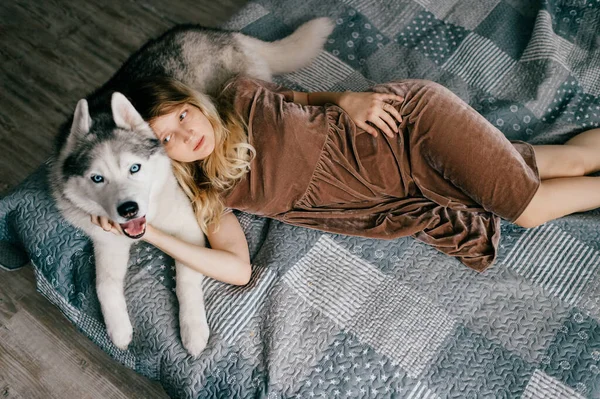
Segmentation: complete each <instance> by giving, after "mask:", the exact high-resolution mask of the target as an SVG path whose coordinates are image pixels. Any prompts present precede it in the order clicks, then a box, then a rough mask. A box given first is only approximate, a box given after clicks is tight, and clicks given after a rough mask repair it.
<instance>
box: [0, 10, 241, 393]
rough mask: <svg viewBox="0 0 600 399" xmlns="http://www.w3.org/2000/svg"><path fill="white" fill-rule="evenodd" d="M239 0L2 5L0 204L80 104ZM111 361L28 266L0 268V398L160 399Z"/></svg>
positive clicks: (219, 18)
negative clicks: (178, 34) (159, 42)
mask: <svg viewBox="0 0 600 399" xmlns="http://www.w3.org/2000/svg"><path fill="white" fill-rule="evenodd" d="M245 3H246V0H225V1H223V0H220V1H214V0H178V1H163V0H105V1H100V0H98V1H72V0H44V1H40V0H5V1H0V93H1V94H0V154H1V155H0V197H1V196H2V195H4V194H6V193H7V192H8V191H9V190H10V189H11V188H13V187H15V186H16V185H18V184H19V183H20V182H21V181H22V180H24V179H25V178H26V177H27V176H28V175H29V174H31V173H32V172H33V171H34V170H35V169H36V168H37V167H38V166H39V165H40V164H41V163H43V162H44V161H45V160H46V159H47V158H48V157H49V156H50V154H51V151H52V148H53V139H54V136H55V134H56V132H57V131H58V128H59V126H60V125H61V124H62V123H63V122H64V121H65V120H66V119H67V118H68V116H69V115H70V114H71V113H72V112H73V110H74V107H75V104H76V103H77V101H78V100H79V99H80V98H82V97H84V96H85V95H87V94H88V93H90V92H91V91H93V90H94V89H95V88H96V87H98V86H99V85H101V84H102V83H104V82H105V81H106V80H108V79H109V78H110V76H111V75H112V74H113V73H114V72H115V71H116V70H117V69H118V67H119V66H120V65H121V64H122V63H123V61H125V59H126V58H127V57H128V56H129V55H130V54H131V53H132V52H133V51H135V50H136V49H137V48H139V47H140V46H141V45H142V44H143V43H144V42H145V41H146V40H148V39H149V38H152V37H155V36H157V35H159V34H161V33H162V32H164V31H165V30H166V29H168V28H170V27H172V26H173V25H175V24H178V23H199V24H202V25H205V26H217V25H219V24H221V23H223V22H225V21H226V20H227V18H228V17H229V16H231V15H232V14H233V13H234V12H236V11H237V10H239V9H240V8H241V7H242V6H243V5H244V4H245ZM165 397H167V395H166V394H165V392H164V391H163V390H162V388H161V387H160V385H159V384H158V383H157V382H152V381H149V380H148V379H146V378H145V377H143V376H141V375H138V374H136V373H135V372H133V371H132V370H129V369H127V368H126V367H124V366H121V365H120V364H118V363H117V362H116V361H114V360H112V359H111V358H110V357H109V356H108V355H106V354H105V353H104V352H103V351H102V350H100V349H99V348H98V347H97V346H96V345H94V344H93V343H92V342H91V341H90V340H88V339H87V338H86V337H85V336H84V335H83V334H81V333H79V332H78V331H77V329H76V328H75V327H74V326H73V325H71V323H70V322H69V321H68V320H67V319H66V318H65V317H64V316H63V315H62V313H60V311H59V310H58V309H57V308H55V307H54V306H53V305H51V304H50V302H48V301H47V300H46V299H45V298H44V297H43V296H42V295H40V294H39V293H38V292H37V291H36V290H35V278H34V275H33V271H32V269H31V266H28V267H26V268H24V269H21V270H18V271H15V272H7V271H3V270H0V398H11V399H16V398H23V399H34V398H61V399H63V398H77V399H79V398H102V399H105V398H165Z"/></svg>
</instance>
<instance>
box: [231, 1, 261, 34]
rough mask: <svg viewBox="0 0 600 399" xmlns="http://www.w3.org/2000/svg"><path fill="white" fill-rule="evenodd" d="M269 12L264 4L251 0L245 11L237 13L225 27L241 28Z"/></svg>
mask: <svg viewBox="0 0 600 399" xmlns="http://www.w3.org/2000/svg"><path fill="white" fill-rule="evenodd" d="M268 13H269V11H268V10H266V9H265V8H264V7H263V6H261V5H260V4H258V3H254V2H249V3H248V4H247V5H246V7H245V8H244V10H243V11H240V12H239V13H237V14H236V15H235V16H234V17H232V18H231V19H230V20H229V21H227V23H225V25H223V28H225V29H231V30H241V29H242V28H244V27H245V26H247V25H250V24H251V23H253V22H255V21H256V20H258V19H260V18H262V17H264V16H265V15H267V14H268Z"/></svg>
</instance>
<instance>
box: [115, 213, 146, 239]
mask: <svg viewBox="0 0 600 399" xmlns="http://www.w3.org/2000/svg"><path fill="white" fill-rule="evenodd" d="M145 226H146V217H141V218H137V219H133V220H130V221H129V222H127V223H121V228H122V229H123V230H125V231H126V232H127V234H129V235H130V236H137V235H140V234H142V233H143V232H144V228H145Z"/></svg>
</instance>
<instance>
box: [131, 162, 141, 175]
mask: <svg viewBox="0 0 600 399" xmlns="http://www.w3.org/2000/svg"><path fill="white" fill-rule="evenodd" d="M141 168H142V165H140V164H139V163H134V164H133V165H131V168H129V171H130V172H131V173H137V172H139V171H140V169H141Z"/></svg>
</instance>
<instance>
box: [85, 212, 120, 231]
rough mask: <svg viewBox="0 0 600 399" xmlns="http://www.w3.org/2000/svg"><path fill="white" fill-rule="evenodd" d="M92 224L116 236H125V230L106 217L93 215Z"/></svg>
mask: <svg viewBox="0 0 600 399" xmlns="http://www.w3.org/2000/svg"><path fill="white" fill-rule="evenodd" d="M90 217H91V220H92V223H93V224H95V225H96V226H99V227H102V228H103V229H104V231H106V232H110V233H113V234H114V235H117V236H120V235H122V234H123V230H121V226H119V224H118V223H115V222H113V221H112V220H110V219H108V218H106V217H104V216H94V215H91V216H90Z"/></svg>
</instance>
